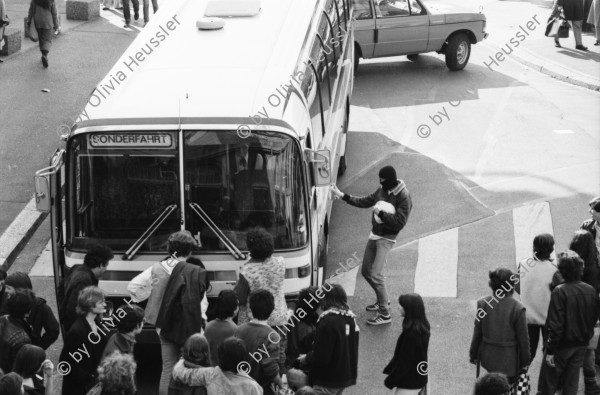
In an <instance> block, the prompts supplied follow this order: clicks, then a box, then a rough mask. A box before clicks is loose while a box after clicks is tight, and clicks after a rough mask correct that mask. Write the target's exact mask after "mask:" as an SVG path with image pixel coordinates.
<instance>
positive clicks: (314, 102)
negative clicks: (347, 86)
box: [307, 62, 326, 149]
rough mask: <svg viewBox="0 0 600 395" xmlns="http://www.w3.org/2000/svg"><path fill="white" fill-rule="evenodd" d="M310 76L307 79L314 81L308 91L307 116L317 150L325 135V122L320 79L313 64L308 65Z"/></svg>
mask: <svg viewBox="0 0 600 395" xmlns="http://www.w3.org/2000/svg"><path fill="white" fill-rule="evenodd" d="M310 70H311V71H310V74H309V75H310V76H307V77H308V78H310V79H312V80H314V83H313V84H312V87H311V89H310V91H309V92H310V93H309V97H308V104H309V106H310V107H309V114H310V121H311V125H312V131H313V136H314V138H315V141H314V147H315V149H317V148H318V147H319V142H320V141H321V136H324V135H325V120H324V116H323V111H324V108H323V107H324V106H323V102H322V101H323V96H326V95H324V94H321V89H322V88H321V87H322V85H321V83H320V81H319V80H320V78H319V76H318V73H317V70H316V69H315V66H314V64H312V62H311V63H310Z"/></svg>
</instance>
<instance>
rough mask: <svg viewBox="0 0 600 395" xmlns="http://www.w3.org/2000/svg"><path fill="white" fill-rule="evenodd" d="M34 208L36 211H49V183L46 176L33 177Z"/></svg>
mask: <svg viewBox="0 0 600 395" xmlns="http://www.w3.org/2000/svg"><path fill="white" fill-rule="evenodd" d="M35 207H36V208H37V209H38V211H42V212H44V213H47V212H49V211H50V183H49V181H48V177H46V176H38V175H36V176H35Z"/></svg>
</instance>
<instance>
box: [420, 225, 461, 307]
mask: <svg viewBox="0 0 600 395" xmlns="http://www.w3.org/2000/svg"><path fill="white" fill-rule="evenodd" d="M418 251H419V258H418V261H417V270H416V272H415V292H416V293H418V294H420V295H421V296H427V297H446V298H456V295H457V289H456V288H457V281H458V280H457V275H458V228H453V229H448V230H446V231H443V232H440V233H436V234H434V235H431V236H427V237H424V238H422V239H420V240H419V249H418Z"/></svg>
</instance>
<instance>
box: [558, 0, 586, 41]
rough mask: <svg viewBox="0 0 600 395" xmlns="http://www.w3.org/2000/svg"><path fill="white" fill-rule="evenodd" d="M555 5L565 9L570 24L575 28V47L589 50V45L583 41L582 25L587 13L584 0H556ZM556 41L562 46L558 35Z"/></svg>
mask: <svg viewBox="0 0 600 395" xmlns="http://www.w3.org/2000/svg"><path fill="white" fill-rule="evenodd" d="M555 5H558V7H561V8H562V9H563V12H564V14H565V19H566V20H567V21H569V24H570V25H571V27H572V28H573V36H574V37H575V49H579V50H581V51H587V47H584V46H583V42H582V41H581V26H582V25H583V17H584V15H585V10H584V4H583V0H556V2H555ZM554 42H555V44H556V46H557V47H559V48H560V46H561V45H560V42H559V41H558V35H557V36H556V37H555V38H554Z"/></svg>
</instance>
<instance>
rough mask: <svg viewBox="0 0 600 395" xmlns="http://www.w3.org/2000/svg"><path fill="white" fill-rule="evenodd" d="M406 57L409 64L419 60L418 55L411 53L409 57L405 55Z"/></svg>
mask: <svg viewBox="0 0 600 395" xmlns="http://www.w3.org/2000/svg"><path fill="white" fill-rule="evenodd" d="M406 57H407V58H408V60H410V61H411V62H415V61H416V60H417V59H419V54H418V53H413V54H411V55H406Z"/></svg>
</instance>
